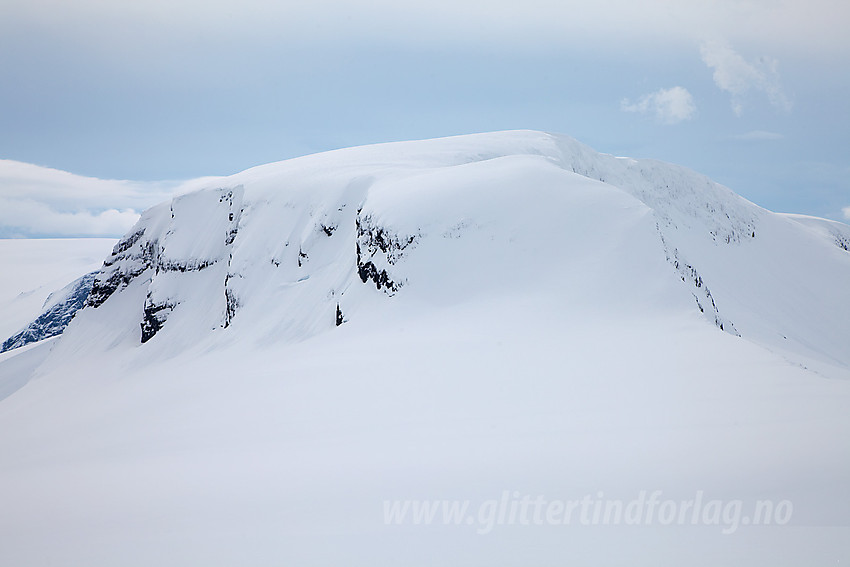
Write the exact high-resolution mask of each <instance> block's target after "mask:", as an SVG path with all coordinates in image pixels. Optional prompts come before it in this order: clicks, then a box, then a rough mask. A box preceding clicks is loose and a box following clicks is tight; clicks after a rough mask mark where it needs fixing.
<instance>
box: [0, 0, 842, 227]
mask: <svg viewBox="0 0 850 567" xmlns="http://www.w3.org/2000/svg"><path fill="white" fill-rule="evenodd" d="M848 24H850V3H847V2H846V1H845V0H814V1H812V0H808V1H805V2H803V1H796V0H789V1H785V2H783V1H773V0H749V1H746V2H740V1H734V0H711V1H706V0H699V1H697V0H693V1H691V0H677V1H672V0H649V1H645V2H634V1H633V0H607V1H598V2H593V3H586V2H571V1H566V2H565V1H560V2H555V1H552V0H526V1H524V2H523V3H521V4H518V3H505V2H499V1H496V0H494V1H490V2H483V1H478V0H454V1H449V0H433V1H431V2H429V3H427V4H413V3H409V4H404V3H398V2H395V3H391V2H384V1H383V0H381V1H369V2H365V1H359V2H353V1H343V0H324V1H318V2H311V3H310V4H309V5H301V4H294V3H287V2H269V1H268V0H242V1H240V2H236V1H235V0H234V1H231V0H226V1H210V2H200V1H195V0H186V1H183V2H174V1H170V2H167V1H165V0H149V1H147V2H144V3H141V2H139V3H135V2H126V1H124V2H109V1H106V0H78V1H76V2H73V3H69V2H64V1H59V0H5V2H3V3H2V5H0V76H2V81H0V158H5V159H11V160H18V161H23V162H29V163H35V164H39V165H43V166H49V167H53V168H58V169H63V170H67V171H70V172H73V173H77V174H81V175H87V176H92V177H100V178H114V179H132V180H139V181H154V180H164V179H170V180H174V179H187V178H191V177H197V176H203V175H222V174H230V173H235V172H237V171H240V170H242V169H245V168H247V167H250V166H253V165H257V164H261V163H266V162H270V161H277V160H280V159H285V158H288V157H294V156H297V155H301V154H305V153H312V152H316V151H322V150H327V149H332V148H337V147H343V146H350V145H359V144H365V143H372V142H382V141H393V140H403V139H415V138H426V137H436V136H445V135H453V134H463V133H471V132H480V131H490V130H502V129H513V128H532V129H539V130H547V131H552V132H559V133H564V134H568V135H571V136H573V137H575V138H577V139H579V140H580V141H582V142H585V143H587V144H589V145H590V146H592V147H594V148H595V149H597V150H600V151H603V152H608V153H615V154H619V155H629V156H633V157H652V158H657V159H662V160H665V161H671V162H675V163H680V164H683V165H686V166H689V167H692V168H694V169H696V170H698V171H700V172H703V173H706V174H708V175H709V176H711V177H712V178H714V179H715V180H717V181H719V182H721V183H724V184H726V185H728V186H730V187H731V188H732V189H733V190H735V191H736V192H738V193H740V194H742V195H744V196H745V197H747V198H749V199H750V200H752V201H754V202H756V203H758V204H760V205H762V206H765V207H767V208H769V209H772V210H778V211H786V212H800V213H807V214H814V215H818V216H825V217H828V218H833V219H840V220H846V218H845V216H844V213H843V212H842V210H843V209H844V208H845V207H850V181H848V180H850V140H848V132H850V38H848V37H847V34H846V31H845V30H846V27H847V25H848ZM2 196H3V195H0V197H2ZM108 206H116V205H109V204H107V203H105V204H104V207H108Z"/></svg>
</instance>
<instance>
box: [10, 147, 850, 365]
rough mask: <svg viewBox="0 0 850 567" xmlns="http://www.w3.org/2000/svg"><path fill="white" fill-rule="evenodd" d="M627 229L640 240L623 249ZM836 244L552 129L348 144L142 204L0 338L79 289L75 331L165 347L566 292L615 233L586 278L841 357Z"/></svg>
mask: <svg viewBox="0 0 850 567" xmlns="http://www.w3.org/2000/svg"><path fill="white" fill-rule="evenodd" d="M634 223H637V224H638V225H639V226H637V227H631V228H628V229H627V228H625V227H629V226H630V225H632V224H634ZM624 241H630V246H632V247H636V248H638V249H639V251H638V253H626V252H622V251H624V250H626V249H627V247H625V246H624V245H623V242H624ZM848 242H850V229H848V227H847V226H846V225H843V224H841V223H831V222H829V221H824V220H822V219H811V218H809V217H795V216H780V215H776V214H773V213H770V212H768V211H765V210H764V209H761V208H759V207H757V206H755V205H753V204H752V203H750V202H748V201H746V200H744V199H743V198H741V197H739V196H738V195H736V194H734V193H733V192H731V191H730V190H729V189H727V188H725V187H722V186H720V185H718V184H716V183H714V182H712V181H711V180H709V179H708V178H706V177H705V176H702V175H699V174H697V173H694V172H692V171H690V170H687V169H685V168H682V167H678V166H674V165H670V164H666V163H661V162H658V161H653V160H634V159H626V158H616V157H613V156H609V155H604V154H599V153H597V152H595V151H593V150H592V149H590V148H588V147H586V146H584V145H582V144H580V143H578V142H576V141H575V140H572V139H570V138H567V137H564V136H557V135H550V134H546V133H541V132H531V131H516V132H502V133H493V134H480V135H471V136H461V137H455V138H446V139H438V140H427V141H419V142H406V143H393V144H382V145H376V146H366V147H358V148H350V149H346V150H338V151H334V152H328V153H324V154H317V155H312V156H306V157H303V158H298V159H293V160H288V161H284V162H279V163H274V164H269V165H265V166H261V167H257V168H253V169H251V170H248V171H245V172H242V173H240V174H237V175H234V176H232V177H230V178H227V179H226V180H224V181H221V180H217V181H215V182H214V184H213V185H211V186H210V187H208V188H205V189H201V190H198V191H195V192H193V193H189V194H185V195H182V196H179V197H177V198H175V199H174V200H173V201H172V202H171V203H164V204H161V205H159V206H156V207H153V208H152V209H150V210H148V211H147V212H146V213H145V214H144V215H143V216H142V218H141V220H140V221H139V222H138V223H137V224H136V226H135V227H133V229H132V230H131V231H130V232H129V233H128V234H127V235H126V236H125V237H124V238H123V239H122V240H121V241H120V242H119V243H118V244H117V245H116V246H115V248H114V250H113V252H112V255H111V256H110V257H109V258H108V259H107V260H106V261H105V262H104V266H103V268H102V269H101V270H100V272H99V273H98V274H97V275H96V277H94V279H93V281H92V278H90V277H87V278H85V279H84V280H80V281H78V282H75V284H72V286H69V287H73V289H74V291H73V292H72V293H71V292H68V293H70V296H69V297H70V299H69V301H68V302H66V303H62V304H61V305H52V306H49V307H50V308H49V309H48V310H46V311H45V312H44V313H43V314H42V315H41V316H40V317H39V318H38V319H37V320H36V321H35V322H34V323H33V324H32V325H30V327H28V328H27V329H26V330H25V331H22V332H21V333H19V334H18V335H15V337H12V338H10V339H9V340H7V341H6V343H4V349H5V348H13V347H14V346H17V345H20V344H24V343H25V342H27V341H28V340H37V339H38V338H43V337H46V336H50V335H51V334H57V333H58V332H61V331H62V329H63V328H64V325H65V324H67V322H68V320H69V319H70V318H71V316H73V313H74V311H75V310H76V309H77V308H78V307H79V306H80V305H81V301H80V300H81V298H82V297H84V296H85V295H86V294H87V293H88V292H87V290H88V288H89V287H90V288H91V292H90V294H88V298H87V300H86V301H85V305H86V307H87V309H85V311H84V312H83V315H82V316H81V317H79V319H80V321H79V322H77V323H75V325H73V326H72V330H73V332H75V333H79V334H80V335H81V336H83V335H86V336H89V337H90V336H91V334H90V332H87V331H86V330H85V329H86V325H87V323H86V321H94V320H98V321H99V322H98V323H97V327H98V328H100V329H101V330H102V331H103V333H104V334H105V335H106V336H108V337H109V339H108V340H106V341H105V342H104V345H105V346H111V345H114V344H117V343H120V342H122V341H124V340H126V341H127V342H128V343H134V344H136V345H138V344H140V343H149V342H151V341H152V342H157V341H158V340H161V341H162V342H163V344H165V343H167V344H168V345H170V346H169V347H168V348H169V349H170V350H175V351H176V350H179V349H180V348H182V347H185V346H189V345H191V344H194V343H196V342H198V341H200V340H201V339H202V338H203V337H205V336H207V335H209V334H210V333H220V332H228V333H231V332H233V333H237V335H231V336H230V340H232V339H233V337H234V336H246V337H248V336H250V337H252V338H253V339H254V340H257V341H260V342H264V341H275V340H289V341H292V340H303V339H304V338H307V337H309V336H312V335H315V334H316V333H319V332H322V331H325V330H329V329H331V328H333V327H334V326H337V325H340V324H342V323H344V322H346V321H348V320H350V318H351V317H353V316H356V314H357V312H358V311H359V310H360V309H363V308H365V307H364V305H366V304H367V303H369V302H373V301H374V298H375V297H384V298H385V300H386V299H388V298H389V297H393V296H395V295H398V294H402V295H407V294H410V295H411V297H417V296H425V297H429V298H430V299H429V300H435V299H434V298H435V297H438V299H437V300H438V301H439V302H444V301H456V300H458V298H459V297H461V296H469V295H474V294H476V293H478V294H486V293H489V292H492V291H493V290H504V289H506V288H511V289H512V290H514V291H516V290H526V291H532V292H533V291H534V289H535V286H541V285H543V286H547V285H553V284H557V283H559V282H560V283H562V284H564V290H565V292H566V291H569V289H570V287H569V285H568V282H570V281H573V280H575V275H574V272H575V271H576V270H585V265H584V264H583V263H582V262H586V261H587V258H588V257H590V258H595V259H594V260H592V261H591V265H594V263H600V262H602V261H603V260H605V259H606V256H610V255H611V250H612V249H614V248H617V247H619V248H620V249H621V252H622V253H621V254H620V260H621V262H620V263H619V264H616V265H614V264H612V265H611V266H609V268H610V269H608V271H605V270H603V271H600V272H598V273H596V274H595V276H594V277H595V278H596V280H595V281H594V282H593V283H592V285H590V287H591V288H593V289H595V290H596V291H599V290H605V292H604V293H603V294H602V297H599V298H597V299H599V300H601V301H602V302H605V303H610V304H612V305H617V304H618V302H619V301H621V299H622V298H623V297H625V295H628V294H633V297H631V299H630V301H631V303H633V304H634V303H641V302H646V303H647V304H650V303H652V301H653V300H654V299H657V298H654V297H653V296H652V294H643V295H641V293H642V292H640V291H639V290H655V291H653V292H652V293H657V288H658V285H657V283H656V282H657V281H658V280H664V281H666V280H673V279H677V280H678V281H679V286H678V287H677V288H675V290H674V291H669V290H665V292H664V293H665V298H664V299H662V300H661V302H660V303H661V304H663V305H665V306H666V307H670V306H676V305H679V303H678V301H679V300H680V299H681V297H680V296H684V297H690V303H689V305H690V307H689V309H696V310H697V311H699V312H701V313H702V314H703V315H704V316H705V317H706V318H707V320H708V321H710V322H712V323H713V324H715V325H716V326H717V327H719V328H720V329H722V330H724V331H727V332H729V333H731V334H734V335H743V336H744V337H745V338H748V339H751V340H755V341H757V342H760V343H762V344H766V345H769V346H776V347H777V348H780V349H782V350H783V351H784V350H788V351H791V352H797V353H798V354H804V355H806V356H811V355H814V356H815V358H818V359H821V360H824V361H826V362H828V363H829V364H838V365H839V366H844V365H846V364H848V362H850V360H848V356H847V352H846V348H844V345H846V344H847V343H848V341H850V334H849V333H848V326H847V325H846V324H845V323H844V322H845V321H846V320H848V315H850V313H848V308H847V306H846V302H842V301H841V300H840V296H841V294H842V293H843V291H842V290H843V289H844V287H845V284H846V282H847V281H850V255H848V252H847V250H848ZM636 258H646V261H645V262H642V263H641V264H639V265H637V264H636ZM657 258H662V259H663V260H664V262H663V266H659V265H658V264H657V263H655V260H656V259H657ZM610 259H611V258H608V260H610ZM606 261H607V260H606ZM611 280H620V281H623V282H630V283H629V284H624V285H625V288H627V289H628V290H631V291H626V292H625V293H624V290H623V288H622V287H621V286H619V285H611V283H610V281H611ZM405 287H410V288H412V289H410V290H407V291H405ZM583 289H585V288H582V287H581V286H577V287H576V288H575V290H576V291H577V292H580V291H581V290H583ZM66 291H67V290H66ZM801 292H805V293H801ZM605 293H607V295H605ZM66 295H67V293H66ZM574 299H575V300H576V301H583V300H584V299H582V298H581V297H579V296H575V297H574ZM831 299H834V301H831ZM106 306H109V309H108V311H109V313H108V314H106V313H104V309H105V308H106ZM230 327H237V328H239V327H241V328H242V331H241V332H240V331H238V330H235V331H230V329H229V328H230ZM225 329H227V331H223V330H225ZM161 335H162V336H161ZM166 335H167V336H166Z"/></svg>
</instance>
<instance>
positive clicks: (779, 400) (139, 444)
mask: <svg viewBox="0 0 850 567" xmlns="http://www.w3.org/2000/svg"><path fill="white" fill-rule="evenodd" d="M817 226H818V227H819V226H820V225H817ZM842 226H843V225H837V228H835V230H838V231H845V230H846V229H845V228H842ZM840 233H841V234H844V232H840ZM848 282H850V253H848V251H847V250H846V249H844V248H842V247H841V246H840V245H836V242H835V241H834V239H832V238H829V237H826V236H825V235H824V232H823V231H822V230H821V229H820V228H817V229H813V228H812V226H809V225H807V224H806V223H804V222H801V221H800V220H799V219H796V218H789V217H787V216H782V215H776V214H774V213H771V212H769V211H766V210H764V209H761V208H759V207H757V206H755V205H753V204H752V203H749V202H747V201H746V200H744V199H742V198H740V197H738V196H737V195H735V194H734V193H732V192H731V191H730V190H728V189H726V188H724V187H722V186H719V185H717V184H715V183H713V182H711V181H710V180H709V179H707V178H705V177H704V176H701V175H699V174H696V173H694V172H691V171H689V170H687V169H684V168H680V167H677V166H673V165H669V164H664V163H660V162H655V161H648V160H631V159H623V158H615V157H612V156H607V155H601V154H598V153H596V152H594V151H593V150H591V149H589V148H587V147H586V146H583V145H581V144H579V143H578V142H576V141H574V140H572V139H570V138H567V137H563V136H556V135H550V134H545V133H541V132H529V131H518V132H502V133H493V134H480V135H474V136H463V137H457V138H447V139H440V140H428V141H420V142H408V143H396V144H385V145H378V146H369V147H361V148H352V149H346V150H339V151H335V152H329V153H325V154H318V155H314V156H307V157H304V158H299V159H295V160H289V161H285V162H280V163H276V164H269V165H266V166H262V167H258V168H254V169H251V170H248V171H245V172H242V173H240V174H237V175H234V176H232V177H229V178H226V179H223V180H216V181H215V182H211V183H210V184H209V186H207V187H204V188H201V189H200V190H199V191H196V192H192V193H188V194H184V195H181V196H179V197H177V198H175V199H174V200H173V201H171V202H170V203H164V204H162V205H159V206H157V207H154V208H152V209H150V210H148V211H147V212H146V213H145V214H144V215H143V216H142V218H141V220H140V221H139V222H138V223H137V225H136V226H135V227H134V228H133V229H132V230H131V231H130V232H129V233H128V234H127V235H126V236H125V237H124V238H123V239H122V240H121V241H120V242H119V243H118V244H117V245H116V246H115V247H114V249H113V252H112V254H111V255H110V256H109V257H108V258H107V259H106V261H105V263H104V266H103V268H102V270H101V271H100V273H99V274H98V276H97V278H96V281H95V283H94V285H93V288H92V292H91V294H90V295H89V297H88V300H87V307H86V308H85V309H83V310H82V311H80V312H79V313H78V314H77V316H76V317H75V318H74V319H73V321H72V322H71V324H70V325H69V327H68V329H67V330H66V332H65V333H64V334H63V335H62V336H61V337H60V338H59V339H58V340H56V341H53V342H52V343H49V344H44V345H40V346H37V347H35V348H31V349H29V350H26V351H22V352H21V353H20V354H18V355H16V356H11V357H8V358H6V359H4V360H3V361H2V362H0V398H5V399H3V400H2V401H0V455H2V456H3V458H2V460H0V481H1V482H0V497H1V498H2V501H3V502H4V504H5V510H6V511H7V512H6V514H4V515H3V516H2V517H0V534H2V535H0V538H3V541H0V544H2V545H0V549H2V550H3V551H0V557H2V558H4V559H6V561H7V562H8V563H9V564H21V563H22V562H23V563H26V564H48V563H49V562H50V561H54V560H60V559H61V561H62V562H63V563H64V564H86V565H110V564H122V565H134V564H137V565H147V564H151V563H158V564H162V563H166V564H173V565H183V564H205V565H216V564H221V565H226V564H256V565H261V564H269V565H277V564H290V565H331V564H333V565H336V564H346V565H351V564H354V565H402V564H403V565H442V564H467V565H519V564H523V565H526V564H528V565H531V564H533V565H561V564H563V563H564V561H565V558H567V557H568V558H571V562H574V563H576V564H588V565H590V564H593V565H600V564H612V565H615V564H626V563H628V564H631V565H682V564H686V565H714V564H718V563H724V564H733V565H734V564H740V565H753V564H770V565H782V564H785V565H800V564H803V562H804V561H805V560H807V559H810V558H811V557H813V556H818V557H823V558H824V561H834V560H836V559H845V560H847V559H850V558H848V557H847V556H846V545H845V543H844V542H846V537H847V536H848V529H847V526H848V525H850V522H848V519H850V518H848V516H847V513H846V512H847V511H846V507H844V506H842V505H840V503H841V502H842V501H843V498H845V497H846V495H847V494H848V492H847V491H848V485H847V481H846V479H847V478H850V457H848V454H847V452H846V450H845V449H844V448H845V447H846V445H847V442H848V440H850V439H848V437H850V413H848V412H847V411H846V409H847V407H848V402H850V381H848V380H847V378H850V349H848V348H847V345H848V344H850V325H848V323H847V322H848V321H850V304H848V302H847V301H846V289H847V284H848ZM655 490H661V491H662V492H663V493H664V495H665V498H668V497H669V498H675V499H677V500H678V499H684V498H687V497H691V498H693V495H694V494H695V493H697V492H699V491H703V492H705V493H706V494H707V495H708V496H707V497H711V498H716V499H725V500H735V499H741V500H743V501H745V502H750V501H751V500H752V499H755V498H759V499H771V500H772V501H775V502H779V501H789V502H793V504H794V522H792V524H791V526H786V527H784V528H780V527H776V526H773V527H770V528H764V527H758V528H755V527H752V528H749V529H747V528H745V527H743V524H741V525H740V526H736V528H737V527H741V529H740V531H739V532H736V534H735V535H733V536H726V535H723V534H722V533H721V529H719V527H718V526H720V527H723V526H725V527H728V525H725V524H723V523H722V522H721V521H718V522H717V523H715V524H713V525H711V524H710V523H709V524H710V525H708V526H706V525H699V526H697V527H694V526H690V525H689V526H685V527H675V526H668V525H661V524H658V523H657V522H656V523H655V524H652V527H641V528H625V529H623V528H622V527H611V526H608V527H603V526H596V527H581V526H575V525H569V526H564V525H552V524H547V525H537V526H528V525H525V526H524V525H520V524H515V525H503V526H499V528H498V532H497V533H496V532H494V533H493V534H491V535H490V536H482V535H480V531H479V530H478V529H477V528H480V527H481V524H480V522H479V520H480V517H470V518H469V520H470V521H469V522H465V521H464V522H461V523H460V524H459V525H434V526H430V527H428V526H414V525H401V526H399V525H387V524H386V523H385V522H384V520H385V518H384V516H383V515H382V513H383V502H384V501H385V500H392V499H402V500H407V499H440V500H445V499H460V500H470V501H471V502H472V503H473V504H472V505H473V506H475V504H476V503H482V502H485V501H487V500H488V499H499V498H500V496H501V495H502V494H503V493H504V491H509V493H510V494H514V493H516V494H530V495H532V496H531V498H535V497H536V496H537V495H543V496H544V497H545V498H548V499H559V498H560V499H571V498H577V499H580V498H582V497H583V496H584V495H586V494H591V495H593V497H594V498H597V497H598V498H602V496H597V495H599V494H600V493H604V494H605V495H607V496H609V497H613V498H624V499H628V498H633V497H635V496H636V495H637V494H638V493H640V491H649V492H650V493H651V492H652V491H655ZM514 491H515V492H514ZM812 526H819V528H818V529H817V530H815V531H812V530H813V529H814V528H812ZM824 526H832V528H831V529H826V528H824ZM45 534H49V537H48V536H47V535H45ZM48 540H49V543H50V547H49V548H45V547H44V542H45V541H48ZM36 547H37V548H39V549H41V550H42V551H41V553H42V555H40V556H39V557H38V558H36V559H35V560H33V556H32V555H31V553H30V550H31V549H33V548H36ZM647 550H654V551H653V552H652V553H648V552H647Z"/></svg>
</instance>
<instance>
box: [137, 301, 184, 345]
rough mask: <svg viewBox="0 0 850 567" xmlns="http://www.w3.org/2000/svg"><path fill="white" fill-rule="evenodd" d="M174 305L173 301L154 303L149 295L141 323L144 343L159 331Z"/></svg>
mask: <svg viewBox="0 0 850 567" xmlns="http://www.w3.org/2000/svg"><path fill="white" fill-rule="evenodd" d="M174 307H175V306H174V305H173V304H171V303H160V304H154V303H153V302H152V301H151V298H150V295H148V299H147V301H145V311H144V317H143V319H142V322H141V324H140V325H141V327H142V342H143V343H146V342H148V341H149V340H150V339H151V338H153V336H154V335H156V334H157V332H159V330H160V329H161V328H162V325H163V324H164V323H165V320H166V319H167V318H168V315H169V314H170V313H171V311H172V310H173V309H174Z"/></svg>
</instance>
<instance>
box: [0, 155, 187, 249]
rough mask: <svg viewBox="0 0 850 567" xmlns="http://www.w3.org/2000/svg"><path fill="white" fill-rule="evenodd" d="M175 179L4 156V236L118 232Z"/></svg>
mask: <svg viewBox="0 0 850 567" xmlns="http://www.w3.org/2000/svg"><path fill="white" fill-rule="evenodd" d="M176 186H177V183H168V182H163V183H137V182H131V181H114V180H103V179H95V178H91V177H83V176H79V175H74V174H72V173H68V172H65V171H59V170H56V169H49V168H45V167H39V166H36V165H31V164H27V163H21V162H17V161H12V160H0V237H2V238H17V237H68V236H76V237H94V236H111V237H118V236H121V235H122V234H124V233H125V232H126V231H127V230H128V229H129V228H130V227H131V226H133V224H134V223H135V222H136V220H138V218H139V213H140V212H141V211H143V210H144V209H146V208H148V207H150V206H152V205H155V204H156V203H159V202H161V201H164V200H166V199H168V198H170V197H171V195H172V193H173V191H174V190H175V189H176Z"/></svg>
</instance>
